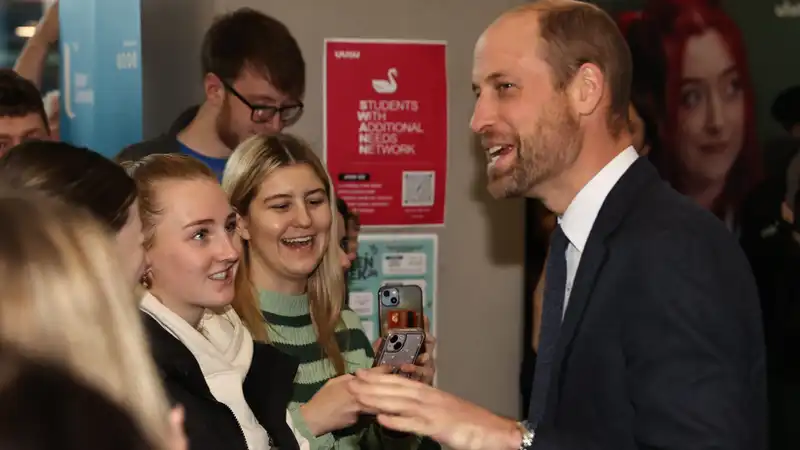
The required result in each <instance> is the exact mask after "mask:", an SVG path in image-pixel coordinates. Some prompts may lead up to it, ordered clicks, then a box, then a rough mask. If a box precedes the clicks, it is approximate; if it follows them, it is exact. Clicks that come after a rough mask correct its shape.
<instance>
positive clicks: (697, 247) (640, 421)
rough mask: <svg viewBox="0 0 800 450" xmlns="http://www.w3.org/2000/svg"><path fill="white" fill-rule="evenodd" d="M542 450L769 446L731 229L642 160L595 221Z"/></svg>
mask: <svg viewBox="0 0 800 450" xmlns="http://www.w3.org/2000/svg"><path fill="white" fill-rule="evenodd" d="M553 358H554V359H553V361H554V362H553V371H552V374H551V378H550V379H551V384H550V389H549V391H548V397H547V403H546V407H545V411H544V417H543V419H542V421H541V423H540V424H539V427H538V429H537V430H536V438H535V440H534V443H533V448H534V449H535V450H656V449H658V450H711V449H715V450H764V449H765V448H766V406H767V405H766V367H765V348H764V337H763V331H762V324H761V312H760V307H759V301H758V293H757V290H756V286H755V282H754V280H753V275H752V273H751V272H750V268H749V265H748V262H747V260H746V258H745V256H744V254H743V252H742V251H741V248H740V247H739V245H738V243H737V241H736V239H735V237H734V236H733V235H732V234H731V233H730V232H728V230H727V229H726V228H725V226H724V225H723V224H722V222H721V221H719V220H718V219H717V218H716V217H714V216H713V215H712V214H711V213H709V212H708V211H705V210H703V209H702V208H701V207H700V206H698V205H696V204H695V203H694V202H693V201H691V200H690V199H688V198H687V197H684V196H682V195H680V194H678V193H677V192H676V191H674V190H673V189H671V188H670V187H668V186H667V185H666V184H665V183H664V182H663V181H662V180H661V179H660V178H659V176H658V174H657V172H656V170H655V168H654V167H653V166H652V165H651V164H650V163H649V162H648V161H647V160H646V159H644V158H640V159H639V160H638V161H636V162H635V163H634V164H633V165H632V166H631V167H630V168H629V169H628V171H627V172H626V173H625V174H624V175H623V176H622V178H621V179H620V180H619V181H618V182H617V184H616V185H615V186H614V188H613V189H612V191H611V192H610V193H609V195H608V197H607V198H606V199H605V202H604V203H603V206H602V208H601V210H600V212H599V214H598V216H597V219H596V220H595V222H594V226H593V228H592V230H591V233H590V235H589V238H588V240H587V242H586V246H585V247H584V249H583V252H582V254H581V259H580V264H579V266H578V271H577V274H576V275H575V280H574V283H573V285H572V290H571V292H570V296H569V305H568V307H567V310H566V313H565V317H564V322H563V324H562V326H561V333H560V337H559V341H558V343H557V345H556V350H555V355H554V357H553Z"/></svg>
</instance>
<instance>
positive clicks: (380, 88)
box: [372, 67, 397, 94]
mask: <svg viewBox="0 0 800 450" xmlns="http://www.w3.org/2000/svg"><path fill="white" fill-rule="evenodd" d="M386 76H387V77H388V80H372V89H374V90H375V92H377V93H378V94H394V93H395V92H396V91H397V80H396V79H395V78H396V77H397V69H395V68H394V67H392V68H391V69H389V70H388V71H387V72H386Z"/></svg>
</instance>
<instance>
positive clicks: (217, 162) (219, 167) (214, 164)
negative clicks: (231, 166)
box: [178, 141, 228, 182]
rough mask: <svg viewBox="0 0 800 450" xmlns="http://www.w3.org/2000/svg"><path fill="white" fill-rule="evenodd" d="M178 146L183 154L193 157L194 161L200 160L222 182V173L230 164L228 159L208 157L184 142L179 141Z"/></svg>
mask: <svg viewBox="0 0 800 450" xmlns="http://www.w3.org/2000/svg"><path fill="white" fill-rule="evenodd" d="M178 145H180V146H181V153H183V154H184V155H187V156H191V157H192V158H194V159H197V160H199V161H200V162H202V163H203V164H205V165H207V166H208V167H210V168H211V170H212V171H213V172H214V174H216V175H217V179H219V181H220V182H222V173H223V172H224V171H225V163H227V162H228V158H212V157H210V156H206V155H203V154H200V153H197V152H196V151H194V150H192V149H190V148H189V147H187V146H186V145H185V144H184V143H183V142H181V141H178Z"/></svg>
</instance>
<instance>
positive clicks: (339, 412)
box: [300, 367, 389, 436]
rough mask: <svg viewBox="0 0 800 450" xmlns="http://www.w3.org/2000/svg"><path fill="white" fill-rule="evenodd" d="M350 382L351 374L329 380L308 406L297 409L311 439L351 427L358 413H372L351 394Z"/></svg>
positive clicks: (384, 369) (375, 370)
mask: <svg viewBox="0 0 800 450" xmlns="http://www.w3.org/2000/svg"><path fill="white" fill-rule="evenodd" d="M388 370H389V368H388V367H375V368H372V369H368V371H370V372H372V373H388ZM352 380H353V376H352V375H350V374H345V375H341V376H338V377H336V378H331V379H330V380H328V381H327V382H326V383H325V384H324V385H323V386H322V388H321V389H320V390H319V391H317V393H316V394H314V396H313V397H311V400H309V401H308V403H306V404H304V405H303V406H301V407H300V413H301V414H302V415H303V419H304V420H305V421H306V426H308V429H309V430H310V431H311V433H313V434H314V436H321V435H323V434H325V433H330V432H331V431H334V430H340V429H342V428H345V427H348V426H350V425H353V424H354V423H356V421H357V420H358V415H359V414H360V413H371V412H372V411H369V410H365V409H364V408H363V407H362V406H361V404H360V403H359V402H358V401H357V400H356V399H355V397H354V396H353V395H352V394H351V393H350V388H349V383H351V382H352Z"/></svg>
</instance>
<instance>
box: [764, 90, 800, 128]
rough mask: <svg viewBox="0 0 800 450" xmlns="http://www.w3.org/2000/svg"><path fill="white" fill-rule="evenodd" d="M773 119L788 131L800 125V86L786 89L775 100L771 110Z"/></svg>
mask: <svg viewBox="0 0 800 450" xmlns="http://www.w3.org/2000/svg"><path fill="white" fill-rule="evenodd" d="M770 113H771V114H772V118H773V119H775V120H776V121H777V122H778V123H780V124H781V126H783V128H784V129H786V131H791V129H792V127H793V126H795V125H797V124H798V123H800V85H798V86H792V87H790V88H787V89H784V90H783V91H782V92H781V93H780V94H778V96H777V97H776V98H775V101H774V102H773V103H772V108H770Z"/></svg>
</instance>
